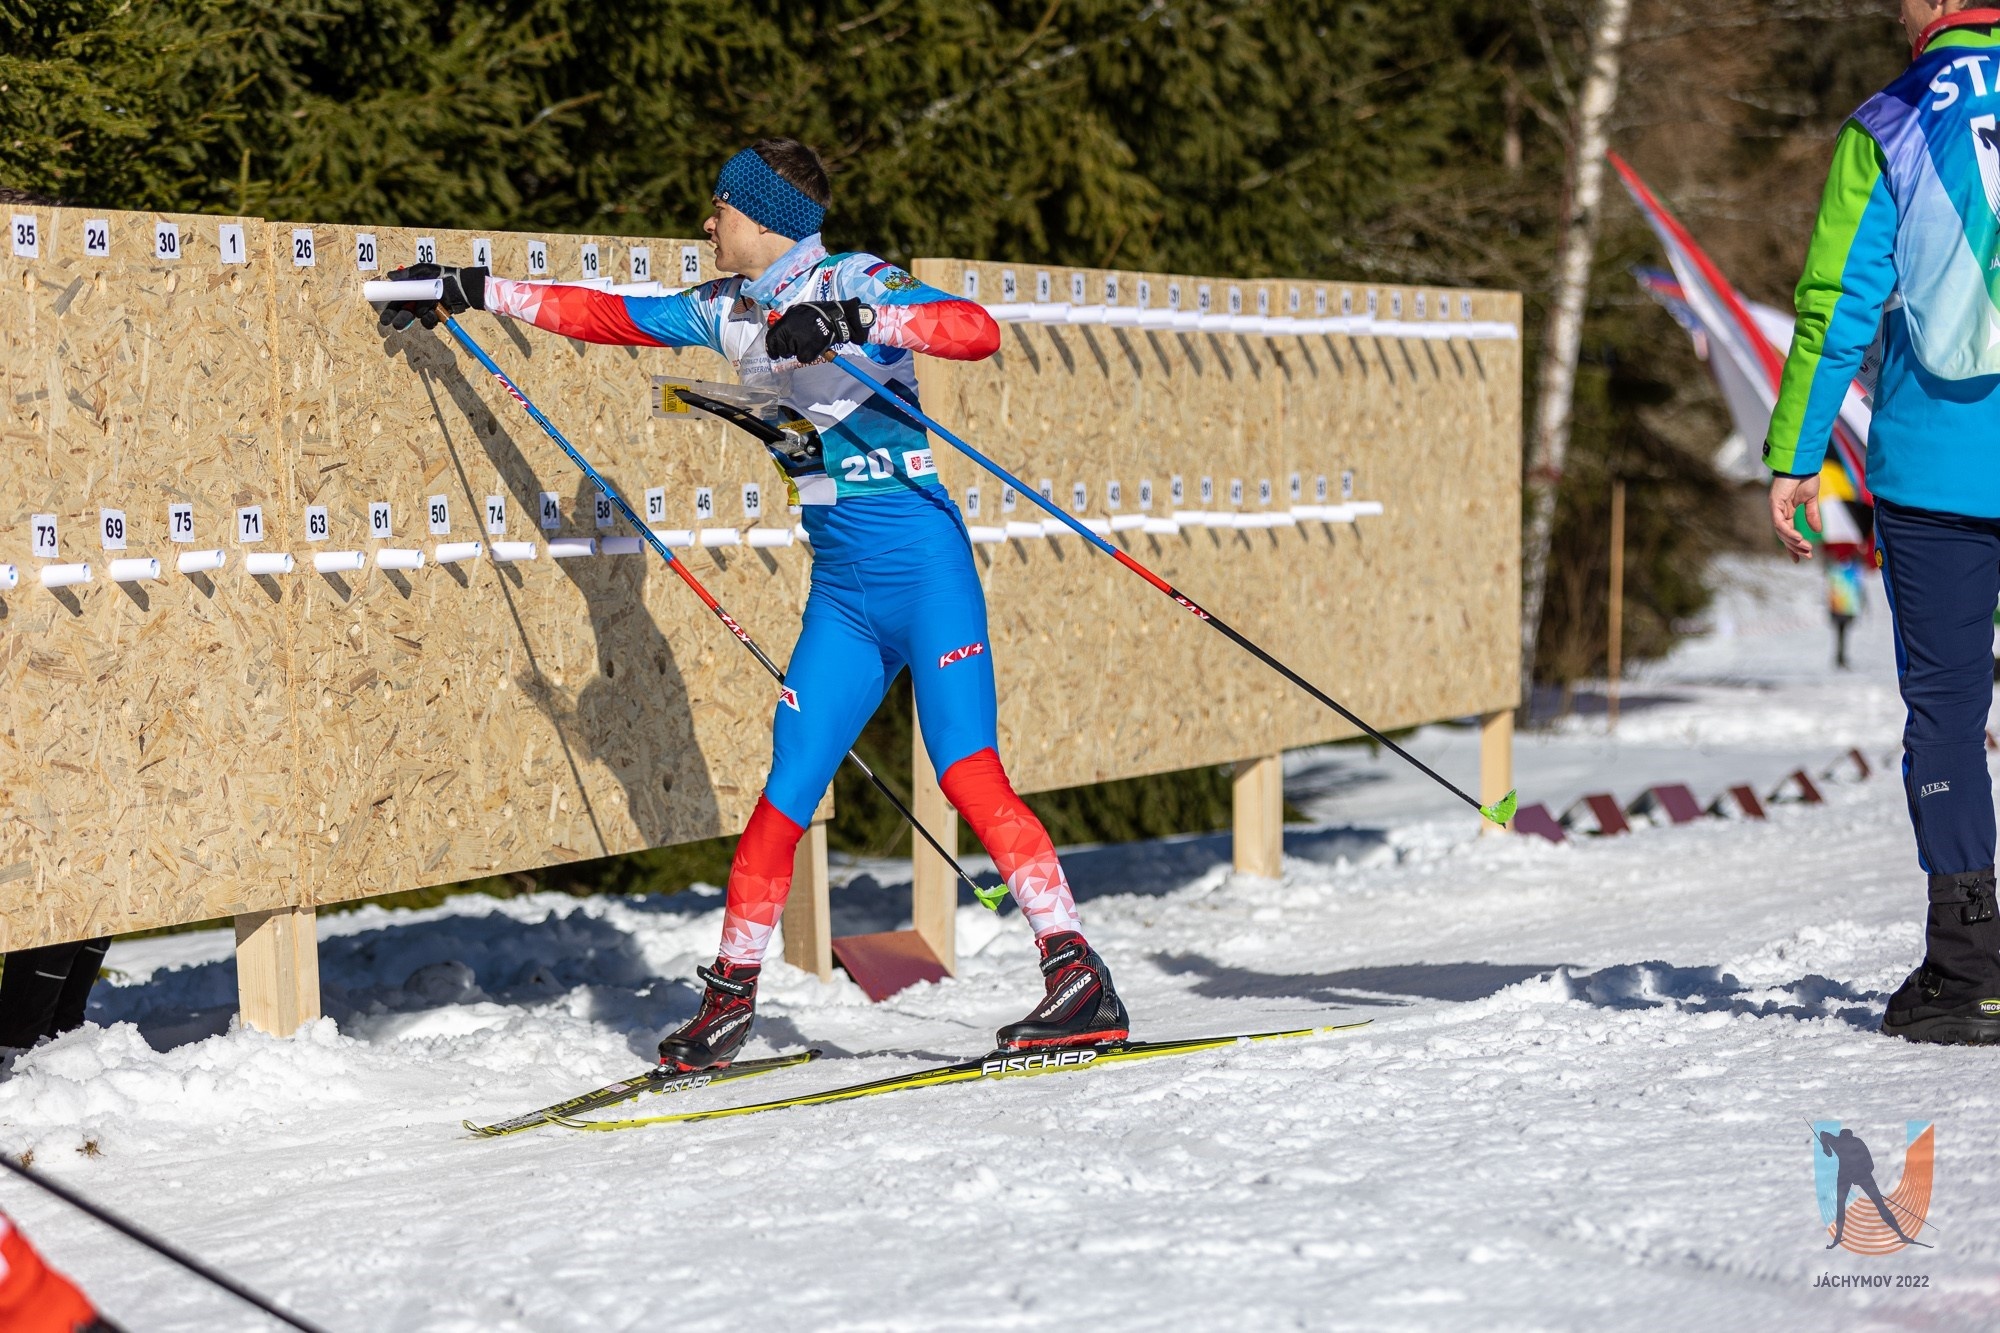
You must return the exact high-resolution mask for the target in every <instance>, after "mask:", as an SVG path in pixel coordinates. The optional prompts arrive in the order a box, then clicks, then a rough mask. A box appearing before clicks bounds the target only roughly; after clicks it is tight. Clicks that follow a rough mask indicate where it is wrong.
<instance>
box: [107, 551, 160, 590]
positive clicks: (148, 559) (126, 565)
mask: <svg viewBox="0 0 2000 1333" xmlns="http://www.w3.org/2000/svg"><path fill="white" fill-rule="evenodd" d="M158 577H160V562H159V561H158V560H155V559H154V558H153V557H152V556H149V555H148V556H130V557H127V558H126V559H124V560H113V561H112V562H111V581H112V582H113V583H139V582H142V581H144V580H146V579H156V578H158Z"/></svg>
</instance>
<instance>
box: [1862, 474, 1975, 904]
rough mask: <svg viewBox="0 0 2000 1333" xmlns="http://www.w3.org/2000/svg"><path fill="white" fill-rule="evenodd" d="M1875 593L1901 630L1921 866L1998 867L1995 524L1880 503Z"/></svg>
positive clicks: (1947, 870) (1941, 870)
mask: <svg viewBox="0 0 2000 1333" xmlns="http://www.w3.org/2000/svg"><path fill="white" fill-rule="evenodd" d="M1875 535H1876V540H1877V541H1878V542H1879V543H1880V544H1881V547H1882V586H1883V588H1884V590H1886V592H1887V593H1888V596H1889V609H1890V611H1891V613H1892V614H1893V616H1894V617H1895V623H1896V675H1897V678H1898V680H1899V682H1900V683H1901V685H1902V689H1903V702H1904V704H1905V705H1906V706H1907V707H1908V708H1909V720H1908V721H1907V722H1906V723H1905V724H1904V726H1903V786H1904V788H1905V789H1906V791H1907V793H1908V795H1909V802H1910V823H1911V825H1912V826H1913V827H1914V828H1915V830H1916V834H1917V859H1918V861H1919V862H1920V863H1921V864H1922V866H1923V868H1924V870H1925V871H1926V872H1928V873H1930V874H1936V875H1956V874H1963V873H1964V872H1966V871H1970V870H1985V869H1987V868H1988V867H1990V866H1991V865H1992V864H1993V840H1994V827H1993V782H1992V779H1991V777H1990V776H1989V775H1988V772H1987V768H1986V717H1987V714H1988V712H1989V711H1991V709H1992V706H1993V608H1994V604H1995V600H1996V598H2000V520H1995V519H1989V518H1962V517H1960V516H1958V515H1956V514H1940V513H1933V512H1931V511H1930V510H1925V509H1909V508H1906V507H1904V506H1902V505H1896V504H1891V503H1889V502H1888V501H1886V500H1881V499H1879V497H1878V500H1877V504H1876V507H1875Z"/></svg>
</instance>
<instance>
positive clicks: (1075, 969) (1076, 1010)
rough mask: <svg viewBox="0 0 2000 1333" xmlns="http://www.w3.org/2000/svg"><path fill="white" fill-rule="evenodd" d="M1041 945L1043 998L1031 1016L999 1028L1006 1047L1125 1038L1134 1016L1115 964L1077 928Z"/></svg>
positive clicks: (1082, 1043) (1089, 1043)
mask: <svg viewBox="0 0 2000 1333" xmlns="http://www.w3.org/2000/svg"><path fill="white" fill-rule="evenodd" d="M1037 943H1038V944H1039V946H1040V948H1041V951H1042V977H1043V979H1044V980H1043V985H1044V986H1045V987H1046V988H1047V989H1046V992H1045V993H1044V994H1043V996H1042V1002H1041V1003H1040V1004H1038V1005H1036V1006H1035V1008H1034V1010H1033V1012H1031V1013H1030V1014H1029V1015H1028V1016H1027V1017H1026V1018H1024V1019H1022V1020H1021V1021H1020V1022H1018V1023H1009V1024H1008V1025H1007V1026H1006V1027H1004V1028H1001V1029H1000V1033H999V1042H1000V1049H1001V1050H1003V1051H1026V1050H1034V1049H1037V1048H1040V1047H1044V1046H1097V1045H1101V1044H1103V1043H1105V1042H1112V1041H1123V1040H1125V1038H1126V1037H1127V1036H1128V1035H1129V1033H1130V1030H1131V1026H1132V1020H1131V1019H1130V1018H1129V1017H1127V1016H1126V1013H1125V1005H1124V1002H1123V1001H1121V1000H1120V999H1119V998H1118V992H1117V991H1116V990H1114V989H1112V986H1111V969H1110V968H1108V967H1106V966H1105V965H1104V960H1103V959H1102V958H1099V957H1098V956H1097V950H1095V949H1093V948H1091V947H1090V945H1089V944H1087V943H1086V942H1085V941H1084V938H1083V936H1081V935H1079V934H1077V933H1076V932H1075V931H1073V930H1064V931H1059V932H1057V933H1056V934H1054V935H1051V936H1049V937H1048V938H1047V939H1044V940H1040V941H1038V942H1037Z"/></svg>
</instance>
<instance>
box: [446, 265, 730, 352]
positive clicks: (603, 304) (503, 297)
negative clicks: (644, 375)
mask: <svg viewBox="0 0 2000 1333" xmlns="http://www.w3.org/2000/svg"><path fill="white" fill-rule="evenodd" d="M727 281H728V280H727V279H717V280H715V281H712V282H704V283H702V284H701V285H700V286H698V287H690V288H689V289H688V290H686V291H684V292H676V293H675V294H673V295H672V296H620V295H619V294H618V293H616V292H603V291H599V290H597V289H596V288H594V287H573V286H570V285H568V284H566V283H559V282H558V283H547V282H520V281H516V280H514V279H511V278H493V277H489V278H487V279H486V283H485V308H486V309H488V310H490V311H492V312H493V313H494V314H496V315H507V316H510V317H512V318H514V319H521V320H526V321H527V322H528V323H530V324H533V325H534V326H535V327H536V328H538V329H547V330H548V331H549V332H550V333H559V334H561V335H562V336H563V337H565V338H575V339H576V340H577V341H579V342H590V343H609V344H612V345H614V346H622V347H632V346H637V347H707V348H710V349H712V350H714V351H718V352H719V351H721V350H722V320H723V315H724V305H725V298H724V297H723V296H722V295H721V293H720V289H721V288H722V287H723V286H724V285H725V284H726V283H727Z"/></svg>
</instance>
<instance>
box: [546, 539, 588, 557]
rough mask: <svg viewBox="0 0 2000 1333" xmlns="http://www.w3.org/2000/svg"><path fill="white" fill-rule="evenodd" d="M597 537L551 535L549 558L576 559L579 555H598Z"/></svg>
mask: <svg viewBox="0 0 2000 1333" xmlns="http://www.w3.org/2000/svg"><path fill="white" fill-rule="evenodd" d="M596 554H597V538H595V537H551V538H549V559H551V560H575V559H577V558H578V557H579V556H586V555H596Z"/></svg>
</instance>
